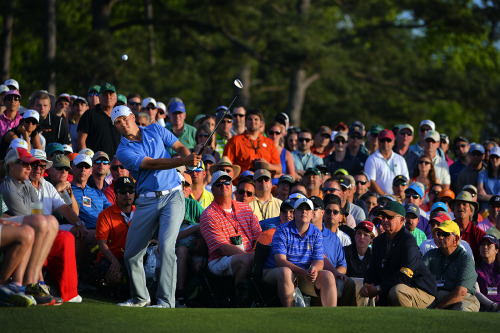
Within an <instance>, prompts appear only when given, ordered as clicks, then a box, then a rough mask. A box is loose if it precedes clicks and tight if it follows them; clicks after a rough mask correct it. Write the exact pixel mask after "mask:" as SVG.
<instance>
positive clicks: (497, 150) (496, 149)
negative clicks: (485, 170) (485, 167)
mask: <svg viewBox="0 0 500 333" xmlns="http://www.w3.org/2000/svg"><path fill="white" fill-rule="evenodd" d="M493 155H495V156H498V157H500V147H493V148H491V149H490V156H493Z"/></svg>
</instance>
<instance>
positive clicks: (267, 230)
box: [257, 194, 305, 245]
mask: <svg viewBox="0 0 500 333" xmlns="http://www.w3.org/2000/svg"><path fill="white" fill-rule="evenodd" d="M299 197H304V198H305V196H302V195H301V194H299ZM297 199H298V197H292V196H290V198H289V199H286V200H285V201H283V202H282V203H281V208H280V215H279V216H277V217H273V218H270V219H266V220H262V221H260V226H261V228H262V232H261V234H260V235H259V238H257V242H258V243H261V244H263V245H269V244H271V242H272V241H273V236H274V233H275V231H276V228H277V227H278V226H279V225H280V224H283V223H287V222H290V221H291V220H293V206H294V205H295V201H296V200H297Z"/></svg>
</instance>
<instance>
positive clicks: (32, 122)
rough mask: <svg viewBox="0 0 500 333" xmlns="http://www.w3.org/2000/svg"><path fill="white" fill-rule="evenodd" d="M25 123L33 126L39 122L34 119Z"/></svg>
mask: <svg viewBox="0 0 500 333" xmlns="http://www.w3.org/2000/svg"><path fill="white" fill-rule="evenodd" d="M24 121H25V122H27V123H29V124H31V125H38V121H37V120H36V119H34V118H27V119H25V120H24Z"/></svg>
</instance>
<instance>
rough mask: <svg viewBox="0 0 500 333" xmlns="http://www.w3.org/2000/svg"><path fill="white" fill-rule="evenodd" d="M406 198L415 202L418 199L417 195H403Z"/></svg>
mask: <svg viewBox="0 0 500 333" xmlns="http://www.w3.org/2000/svg"><path fill="white" fill-rule="evenodd" d="M405 197H406V198H413V199H415V200H417V199H418V198H420V196H419V195H418V194H407V195H405Z"/></svg>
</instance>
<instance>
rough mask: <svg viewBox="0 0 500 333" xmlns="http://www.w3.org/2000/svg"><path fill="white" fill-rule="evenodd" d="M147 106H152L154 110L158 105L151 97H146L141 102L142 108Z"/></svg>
mask: <svg viewBox="0 0 500 333" xmlns="http://www.w3.org/2000/svg"><path fill="white" fill-rule="evenodd" d="M149 104H153V105H154V106H155V108H156V107H158V105H157V104H156V100H155V99H154V98H153V97H147V98H144V99H143V100H142V107H143V108H146V107H147V106H148V105H149Z"/></svg>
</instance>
